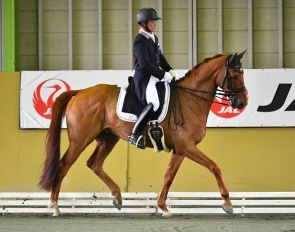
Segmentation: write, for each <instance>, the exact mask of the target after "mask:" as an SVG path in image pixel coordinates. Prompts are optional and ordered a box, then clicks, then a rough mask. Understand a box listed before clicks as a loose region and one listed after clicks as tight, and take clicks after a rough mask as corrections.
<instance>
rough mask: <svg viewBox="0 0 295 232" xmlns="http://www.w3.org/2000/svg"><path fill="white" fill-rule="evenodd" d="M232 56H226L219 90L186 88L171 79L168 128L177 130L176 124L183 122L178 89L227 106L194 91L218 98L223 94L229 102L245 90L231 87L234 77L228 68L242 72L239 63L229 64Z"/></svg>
mask: <svg viewBox="0 0 295 232" xmlns="http://www.w3.org/2000/svg"><path fill="white" fill-rule="evenodd" d="M232 56H233V55H228V56H227V58H226V66H225V67H226V74H225V77H224V79H223V83H222V86H221V88H222V89H221V90H219V89H217V90H216V92H215V93H214V92H208V91H204V90H197V89H190V88H187V87H183V86H179V85H177V83H176V82H175V80H173V81H172V82H171V83H170V87H171V104H170V111H169V115H168V128H169V129H170V130H174V131H175V130H177V126H179V125H182V124H184V117H183V112H182V106H181V104H180V98H179V92H178V90H182V91H184V92H185V93H188V94H190V95H191V96H193V97H196V98H199V99H202V100H204V101H209V102H212V103H217V104H220V105H225V106H229V104H225V103H222V102H218V101H214V100H210V99H207V98H204V97H201V96H199V95H197V94H196V93H206V94H209V95H213V96H216V95H217V96H216V97H217V98H219V99H222V98H223V96H225V97H227V98H226V99H224V100H226V101H228V102H231V101H233V100H234V99H235V97H236V95H235V94H236V93H240V92H244V91H246V88H245V87H242V88H237V89H233V88H232V82H231V78H234V77H232V76H231V75H230V73H229V69H235V70H236V71H237V72H238V73H240V74H242V73H244V71H243V67H242V66H241V65H236V66H233V65H230V58H232ZM226 82H227V85H228V91H224V90H223V87H224V85H225V83H226ZM177 105H178V111H177ZM172 111H173V112H174V124H175V128H172V127H171V124H170V121H171V113H172ZM177 112H179V115H180V121H178V120H177Z"/></svg>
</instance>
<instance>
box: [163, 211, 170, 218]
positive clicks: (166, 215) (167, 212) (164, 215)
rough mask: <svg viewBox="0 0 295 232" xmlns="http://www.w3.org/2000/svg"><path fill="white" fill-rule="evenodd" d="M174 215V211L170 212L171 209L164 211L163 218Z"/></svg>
mask: <svg viewBox="0 0 295 232" xmlns="http://www.w3.org/2000/svg"><path fill="white" fill-rule="evenodd" d="M171 217H172V213H170V212H169V211H166V212H163V214H162V218H171Z"/></svg>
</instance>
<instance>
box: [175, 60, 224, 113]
mask: <svg viewBox="0 0 295 232" xmlns="http://www.w3.org/2000/svg"><path fill="white" fill-rule="evenodd" d="M221 67H222V66H220V67H218V66H214V65H213V64H211V65H206V66H205V67H204V68H203V69H202V67H200V68H199V69H196V70H192V72H191V74H190V75H189V76H187V77H186V78H185V79H184V80H182V82H181V83H180V85H181V86H183V87H185V88H188V89H191V90H194V91H190V92H191V93H192V94H188V93H185V92H184V93H183V99H184V102H189V103H190V109H191V111H193V113H195V114H197V115H202V116H203V117H204V118H206V119H207V116H208V114H209V111H210V108H211V105H212V102H213V101H214V95H215V93H216V90H217V85H216V78H217V77H218V75H220V74H219V73H220V68H221ZM206 70H207V71H206Z"/></svg>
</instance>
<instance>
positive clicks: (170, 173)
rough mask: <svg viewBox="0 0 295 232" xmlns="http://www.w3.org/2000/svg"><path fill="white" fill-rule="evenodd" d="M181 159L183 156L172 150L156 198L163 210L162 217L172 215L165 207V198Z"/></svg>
mask: <svg viewBox="0 0 295 232" xmlns="http://www.w3.org/2000/svg"><path fill="white" fill-rule="evenodd" d="M183 159H184V156H180V155H177V154H176V153H174V152H173V153H172V156H171V159H170V162H169V165H168V169H167V172H166V174H165V179H164V186H163V188H162V191H161V193H160V196H159V198H158V206H159V208H160V209H161V210H162V211H163V215H162V216H163V217H171V216H172V214H171V213H170V212H169V210H168V209H167V205H166V199H167V195H168V191H169V188H170V186H171V184H172V182H173V180H174V177H175V176H176V173H177V171H178V169H179V167H180V165H181V164H182V161H183Z"/></svg>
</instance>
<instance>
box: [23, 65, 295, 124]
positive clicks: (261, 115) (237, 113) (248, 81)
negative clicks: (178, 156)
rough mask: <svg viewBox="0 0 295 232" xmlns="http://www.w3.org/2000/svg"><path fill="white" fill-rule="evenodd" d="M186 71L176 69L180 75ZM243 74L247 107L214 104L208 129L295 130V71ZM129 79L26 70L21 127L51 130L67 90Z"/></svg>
mask: <svg viewBox="0 0 295 232" xmlns="http://www.w3.org/2000/svg"><path fill="white" fill-rule="evenodd" d="M187 71H188V70H177V72H178V73H179V75H180V76H183V75H184V74H185V73H186V72H187ZM244 71H245V74H244V77H245V86H246V88H247V93H248V105H247V106H246V107H245V108H244V109H241V110H239V109H233V108H232V107H231V106H224V105H222V104H218V103H213V105H212V107H211V110H210V113H209V117H208V121H207V127H294V126H295V70H293V69H245V70H244ZM128 76H133V70H98V71H23V72H22V73H21V94H20V128H21V129H29V128H48V127H49V124H50V118H51V108H52V106H53V103H54V101H55V99H56V98H57V97H58V96H59V95H60V94H61V93H62V92H64V91H67V90H74V89H83V88H87V87H90V86H93V85H97V84H101V83H103V84H111V85H117V86H119V87H122V86H127V84H128ZM215 102H224V99H219V98H215ZM63 127H64V128H65V122H63Z"/></svg>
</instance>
